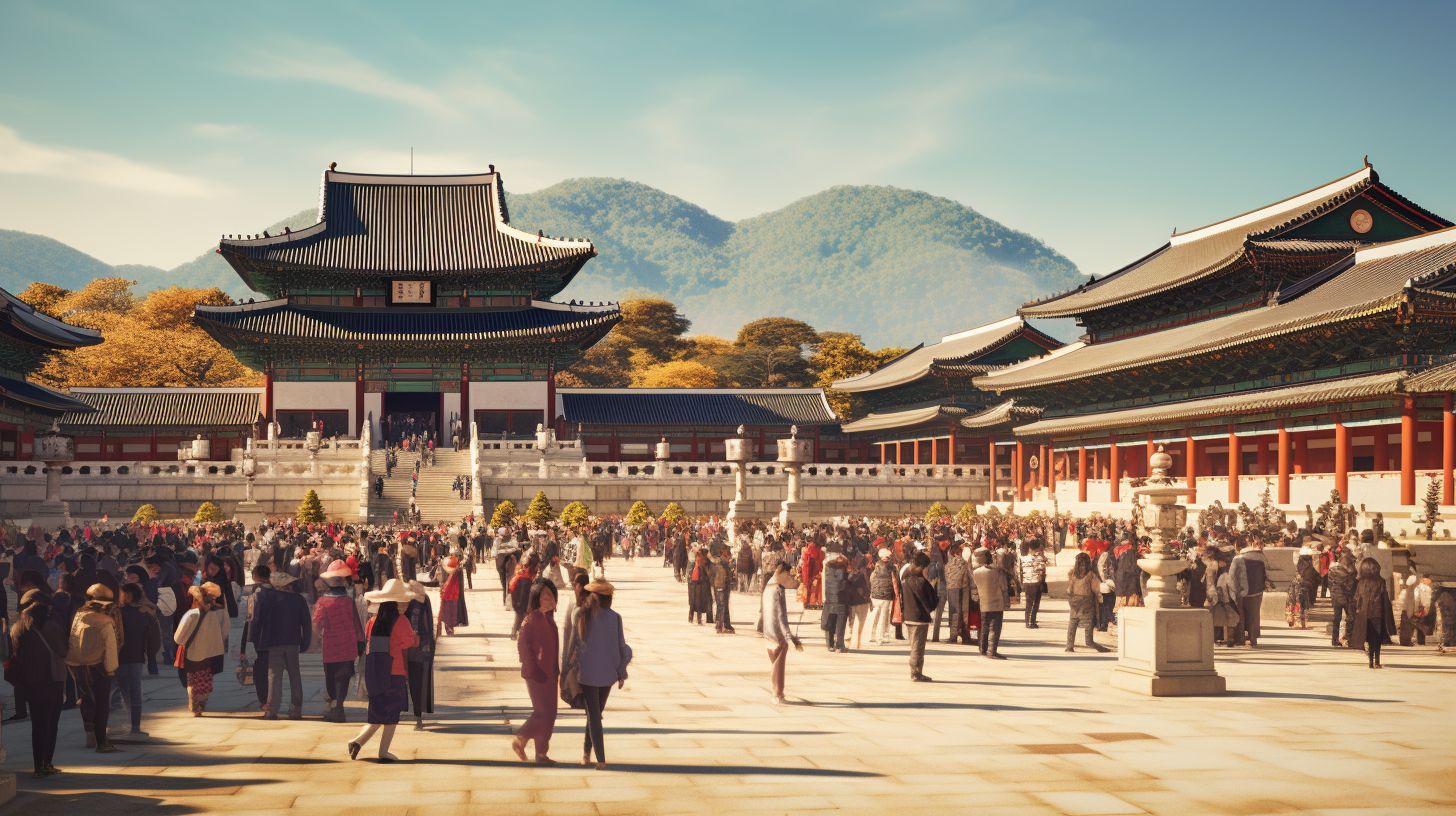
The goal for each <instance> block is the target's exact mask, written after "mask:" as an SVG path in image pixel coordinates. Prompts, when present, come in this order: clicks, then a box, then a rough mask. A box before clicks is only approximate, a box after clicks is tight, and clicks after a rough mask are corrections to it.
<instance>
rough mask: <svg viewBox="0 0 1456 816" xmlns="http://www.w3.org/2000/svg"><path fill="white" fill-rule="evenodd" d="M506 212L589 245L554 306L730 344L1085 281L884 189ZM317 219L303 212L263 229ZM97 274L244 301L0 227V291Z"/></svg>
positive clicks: (868, 337) (1023, 238) (959, 207)
mask: <svg viewBox="0 0 1456 816" xmlns="http://www.w3.org/2000/svg"><path fill="white" fill-rule="evenodd" d="M507 206H508V207H509V209H510V214H511V223H512V224H515V225H516V226H518V227H520V228H521V229H524V230H526V231H528V232H535V231H536V230H538V229H540V230H544V231H545V232H546V233H547V234H548V235H562V236H568V237H589V238H591V239H592V240H593V241H594V242H595V243H596V246H597V251H598V257H597V258H596V259H594V260H592V261H591V262H590V263H588V264H587V265H586V268H585V269H584V270H583V271H582V273H581V274H580V275H578V276H577V278H576V280H575V281H573V282H572V284H571V286H570V287H568V288H567V290H566V291H565V292H563V293H562V294H561V295H560V296H558V299H560V300H571V299H576V300H621V299H623V298H625V297H629V296H632V295H638V294H658V295H662V296H663V297H666V298H668V299H669V300H672V301H673V302H674V303H676V304H678V306H679V307H680V308H681V309H682V310H683V311H684V313H686V314H687V316H688V317H689V318H691V319H692V321H693V328H692V331H693V332H694V333H701V334H717V335H722V336H726V337H732V336H733V334H734V333H736V332H737V330H738V327H739V326H740V325H742V324H743V323H745V322H747V321H749V320H753V319H755V318H759V317H765V316H770V315H783V316H788V317H796V318H799V319H801V320H804V321H806V322H808V323H809V324H810V325H812V326H814V327H815V328H818V329H833V330H839V331H852V332H858V333H859V334H861V335H863V336H864V338H865V341H866V342H867V343H868V344H870V345H871V346H882V345H891V344H894V345H913V344H914V343H918V342H920V341H922V340H935V339H936V338H937V337H939V336H940V335H942V334H949V333H951V332H955V331H960V330H962V329H966V328H970V327H972V326H975V325H978V324H981V323H986V322H989V321H992V320H997V319H999V318H1002V317H1005V316H1007V315H1009V314H1011V313H1012V312H1014V311H1015V309H1016V307H1017V306H1019V305H1021V304H1022V303H1023V302H1025V301H1026V300H1028V299H1030V298H1032V297H1034V296H1037V295H1041V294H1045V293H1048V292H1056V291H1061V290H1064V289H1067V288H1070V287H1071V286H1073V285H1075V284H1077V283H1080V282H1081V281H1082V277H1081V275H1080V274H1079V273H1078V272H1077V269H1076V267H1075V266H1074V265H1073V264H1072V263H1071V261H1069V260H1067V259H1066V258H1064V257H1063V256H1062V255H1060V254H1059V253H1057V252H1056V251H1055V250H1053V249H1051V248H1049V247H1047V246H1046V245H1045V244H1043V243H1041V242H1040V241H1038V240H1036V239H1035V238H1033V237H1031V236H1029V235H1027V234H1025V233H1022V232H1018V231H1016V230H1013V229H1010V228H1008V227H1006V226H1003V225H1002V224H1000V223H997V222H996V221H994V220H993V219H990V218H987V217H986V216H983V215H981V214H980V213H977V212H976V211H975V210H972V209H970V208H969V207H966V206H965V205H963V204H959V203H957V202H955V201H951V200H950V199H946V198H940V197H937V196H932V195H930V194H928V193H923V192H917V191H914V190H904V189H899V188H895V187H869V186H853V187H850V186H846V187H834V188H831V189H829V190H825V191H824V192H822V193H818V194H816V195H812V196H809V197H808V198H804V199H801V200H799V201H796V202H794V203H792V204H790V205H789V206H787V207H784V208H782V209H779V210H775V211H773V212H770V213H766V214H764V215H760V216H757V217H754V218H748V219H745V220H743V221H739V222H737V223H733V222H730V221H725V220H723V219H721V218H718V217H717V216H714V215H713V214H711V213H709V212H708V211H707V210H705V209H703V208H702V207H699V206H697V205H696V204H693V203H691V202H688V201H685V200H683V199H681V198H678V197H676V196H673V195H669V194H668V193H664V192H662V191H661V190H657V189H655V188H652V187H649V186H647V185H645V184H639V183H637V182H633V181H627V180H624V179H607V178H581V179H570V180H568V181H563V182H561V183H559V184H555V185H553V186H551V187H547V188H545V189H543V190H538V191H536V192H533V193H524V194H519V195H512V194H508V196H507ZM315 218H316V211H315V210H304V211H302V212H299V213H298V214H296V215H294V216H292V217H290V218H288V219H285V220H283V221H280V222H278V223H277V224H273V225H271V226H269V227H268V231H269V232H277V231H279V230H281V229H283V227H285V226H288V227H293V228H295V229H297V228H301V227H304V226H307V225H309V224H311V223H313V222H314V220H315ZM123 270H127V271H123ZM104 274H124V275H125V276H126V277H131V278H134V279H136V280H138V281H139V286H138V288H139V289H140V290H142V291H146V290H149V289H153V288H158V287H160V286H168V285H182V286H191V287H207V286H217V287H220V288H222V289H223V290H224V291H227V292H228V293H230V294H232V295H233V296H234V297H239V298H244V297H252V296H254V293H251V292H249V291H247V289H246V287H244V286H243V285H242V282H241V281H240V280H239V279H238V277H237V274H236V273H234V272H233V270H232V268H231V267H229V266H228V265H227V262H226V261H224V260H223V259H222V257H221V256H219V255H218V254H217V253H216V252H214V251H213V250H211V249H208V250H207V251H206V252H203V253H202V254H201V255H199V256H198V257H197V258H196V259H194V260H192V261H189V262H187V263H185V264H182V265H181V266H178V267H176V268H175V269H172V270H169V271H163V270H159V269H155V268H153V267H131V266H125V267H115V268H113V267H109V266H107V265H106V264H104V263H102V262H101V261H98V260H96V259H95V258H92V257H90V256H89V255H85V254H83V253H80V252H77V251H76V250H74V249H71V248H70V247H67V246H66V245H64V244H61V243H60V242H58V241H52V240H51V239H49V238H43V237H41V236H36V235H28V234H26V233H17V232H4V231H0V286H4V287H5V288H7V289H12V291H18V290H19V289H23V288H24V287H25V285H27V284H28V283H29V282H30V281H31V280H34V279H40V280H47V281H50V282H52V283H56V284H58V285H61V286H66V287H68V288H69V287H72V286H79V285H81V284H83V283H84V282H85V281H87V280H90V279H91V278H92V277H95V276H97V275H104Z"/></svg>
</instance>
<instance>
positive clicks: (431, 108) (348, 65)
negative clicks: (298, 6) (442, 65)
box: [237, 39, 529, 120]
mask: <svg viewBox="0 0 1456 816" xmlns="http://www.w3.org/2000/svg"><path fill="white" fill-rule="evenodd" d="M237 70H238V71H239V73H243V74H247V75H250V76H256V77H261V78H264V79H276V80H289V81H295V82H308V83H313V84H318V85H326V86H329V87H332V88H339V89H342V90H346V91H349V92H351V93H356V94H360V95H362V96H368V97H373V98H375V99H382V100H385V101H387V102H393V103H395V104H399V105H403V106H405V107H409V108H413V109H415V110H418V111H420V112H422V113H426V114H429V115H430V116H433V117H436V118H438V119H447V120H460V119H463V118H465V117H466V115H467V114H469V113H472V112H476V111H494V112H496V113H500V114H506V115H511V116H525V115H527V114H528V112H529V111H528V109H527V108H526V106H525V105H523V104H522V103H521V102H520V100H518V99H516V98H515V97H514V96H512V95H511V94H510V93H509V92H507V91H504V90H502V89H500V88H496V87H494V86H492V85H491V84H490V83H489V82H488V81H481V79H480V78H479V77H477V76H460V77H451V78H447V79H445V80H442V81H440V82H438V83H435V84H431V85H426V84H422V83H419V82H414V81H411V80H408V79H404V78H402V77H399V76H396V75H395V74H392V73H390V72H388V71H386V70H384V69H383V68H380V67H378V66H376V65H374V64H372V63H369V62H367V61H365V60H363V59H361V58H359V57H357V56H355V55H354V54H352V53H350V52H349V51H347V50H345V49H343V48H341V47H339V46H337V45H334V44H332V43H326V42H310V41H307V40H299V39H279V40H275V41H273V42H272V43H271V44H269V45H266V46H264V47H262V48H259V49H258V50H256V51H255V52H253V53H252V54H250V55H249V56H248V57H247V58H246V59H245V60H243V61H242V62H240V63H239V64H238V66H237Z"/></svg>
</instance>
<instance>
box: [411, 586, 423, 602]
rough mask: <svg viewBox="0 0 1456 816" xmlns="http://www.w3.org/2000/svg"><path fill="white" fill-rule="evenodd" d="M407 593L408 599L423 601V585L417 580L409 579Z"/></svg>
mask: <svg viewBox="0 0 1456 816" xmlns="http://www.w3.org/2000/svg"><path fill="white" fill-rule="evenodd" d="M409 594H410V600H412V601H420V602H421V603H423V602H424V600H425V585H424V584H422V583H420V582H419V581H410V582H409Z"/></svg>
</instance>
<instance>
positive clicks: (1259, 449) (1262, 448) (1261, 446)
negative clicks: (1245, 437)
mask: <svg viewBox="0 0 1456 816" xmlns="http://www.w3.org/2000/svg"><path fill="white" fill-rule="evenodd" d="M1254 445H1255V447H1254V456H1255V457H1256V458H1255V459H1254V467H1256V468H1258V470H1259V472H1258V474H1257V475H1259V476H1268V475H1269V440H1268V439H1267V438H1266V437H1262V436H1256V437H1254Z"/></svg>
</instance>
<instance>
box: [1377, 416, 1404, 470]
mask: <svg viewBox="0 0 1456 816" xmlns="http://www.w3.org/2000/svg"><path fill="white" fill-rule="evenodd" d="M1371 430H1373V431H1375V470H1377V471H1382V470H1390V429H1389V428H1387V427H1385V426H1384V425H1376V426H1374V427H1373V428H1371ZM1401 430H1402V432H1403V431H1404V428H1402V429H1401Z"/></svg>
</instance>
